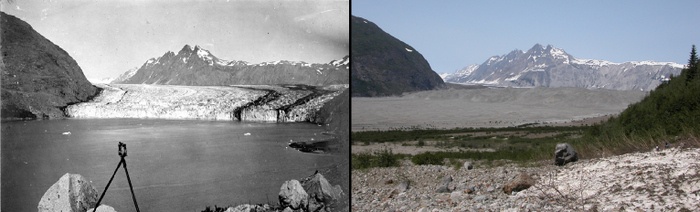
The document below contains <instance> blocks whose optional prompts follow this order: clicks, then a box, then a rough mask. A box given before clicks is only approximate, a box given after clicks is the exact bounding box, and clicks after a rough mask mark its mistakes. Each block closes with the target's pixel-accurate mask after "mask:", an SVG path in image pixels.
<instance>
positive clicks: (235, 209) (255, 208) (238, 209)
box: [224, 204, 274, 212]
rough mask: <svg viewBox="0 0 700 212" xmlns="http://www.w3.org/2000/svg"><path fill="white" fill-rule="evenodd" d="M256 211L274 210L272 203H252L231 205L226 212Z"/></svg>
mask: <svg viewBox="0 0 700 212" xmlns="http://www.w3.org/2000/svg"><path fill="white" fill-rule="evenodd" d="M256 211H274V210H273V208H272V206H270V205H267V204H265V205H250V204H243V205H239V206H236V207H230V208H228V209H226V211H224V212H256Z"/></svg>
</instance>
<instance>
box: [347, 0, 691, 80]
mask: <svg viewBox="0 0 700 212" xmlns="http://www.w3.org/2000/svg"><path fill="white" fill-rule="evenodd" d="M698 8H700V1H697V0H674V1H661V0H654V1H650V0H635V1H631V0H614V1H610V0H586V1H553V0H551V1H545V0H528V1H521V0H499V1H490V0H489V1H485V0H483V1H481V0H479V1H477V0H474V1H461V0H455V1H447V0H443V1H416V0H384V1H374V0H353V1H352V14H353V15H356V16H359V17H363V18H366V19H368V20H370V21H372V22H374V23H375V24H377V25H378V26H379V27H381V28H382V29H383V30H384V31H386V32H388V33H389V34H391V35H393V36H394V37H397V38H399V39H401V40H402V41H404V42H406V43H408V44H409V45H411V46H413V47H414V48H415V49H417V50H418V51H420V53H421V54H423V56H424V57H425V58H426V59H427V60H428V62H429V63H430V65H431V67H432V68H433V70H434V71H436V72H438V73H444V72H449V73H451V72H454V71H455V70H457V69H460V68H462V67H465V66H467V65H470V64H481V63H483V62H484V61H486V60H487V59H488V58H489V57H491V56H494V55H503V54H507V53H508V52H510V51H512V50H515V49H520V50H528V49H530V48H531V47H532V46H534V45H535V44H536V43H540V44H543V45H547V44H551V45H553V46H555V47H557V48H562V49H564V50H565V51H566V52H567V53H569V54H571V55H573V56H574V57H576V58H586V59H603V60H609V61H612V62H625V61H642V60H653V61H660V62H677V63H680V64H686V63H687V61H688V58H689V54H690V48H691V45H692V44H696V45H700V12H698Z"/></svg>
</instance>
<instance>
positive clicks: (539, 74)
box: [444, 44, 683, 91]
mask: <svg viewBox="0 0 700 212" xmlns="http://www.w3.org/2000/svg"><path fill="white" fill-rule="evenodd" d="M682 68H683V66H682V65H680V64H677V63H665V62H652V61H641V62H624V63H613V62H609V61H604V60H592V59H578V58H575V57H574V56H571V55H570V54H568V53H566V52H565V51H564V50H563V49H559V48H556V47H553V46H551V45H548V46H546V47H545V46H542V45H540V44H536V45H535V46H533V47H532V48H531V49H530V50H528V51H525V52H523V51H521V50H514V51H512V52H510V53H508V54H506V55H501V56H493V57H491V58H489V59H488V60H486V61H485V62H484V63H482V64H481V65H470V66H467V67H465V68H463V69H461V70H458V71H456V72H455V73H453V74H449V75H446V76H444V79H445V81H446V82H452V83H468V84H488V85H494V86H504V87H506V86H512V87H579V88H589V89H593V88H605V89H615V90H642V91H649V90H652V89H654V88H656V86H658V85H659V84H661V82H663V81H665V80H668V79H669V77H670V76H671V75H676V76H677V75H678V74H679V73H680V72H681V69H682Z"/></svg>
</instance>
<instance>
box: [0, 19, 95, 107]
mask: <svg viewBox="0 0 700 212" xmlns="http://www.w3.org/2000/svg"><path fill="white" fill-rule="evenodd" d="M0 26H2V28H0V29H1V30H2V48H1V50H2V61H3V62H4V64H3V65H4V66H2V73H1V74H2V118H3V119H5V118H59V117H63V116H64V114H63V111H62V109H63V108H65V107H66V106H67V105H68V104H72V103H77V102H82V101H86V100H88V99H89V98H90V97H91V96H94V95H96V93H97V88H96V87H95V86H93V85H92V84H91V83H90V82H88V80H87V79H86V78H85V75H84V74H83V71H82V70H81V69H80V67H78V64H77V63H76V62H75V60H73V58H71V56H70V55H68V53H67V52H66V51H64V50H63V49H61V48H60V47H58V46H56V45H55V44H53V43H52V42H51V41H49V40H47V39H46V38H44V36H42V35H40V34H39V33H37V32H36V31H34V29H32V27H31V26H30V25H29V24H27V23H26V22H24V21H22V20H20V19H18V18H16V17H14V16H12V15H8V14H5V13H1V15H0Z"/></svg>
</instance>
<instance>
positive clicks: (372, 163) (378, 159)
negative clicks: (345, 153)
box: [351, 148, 405, 169]
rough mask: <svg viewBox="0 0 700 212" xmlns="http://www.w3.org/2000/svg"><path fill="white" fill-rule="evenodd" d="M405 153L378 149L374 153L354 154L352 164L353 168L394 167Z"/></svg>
mask: <svg viewBox="0 0 700 212" xmlns="http://www.w3.org/2000/svg"><path fill="white" fill-rule="evenodd" d="M404 157H405V155H401V154H394V153H393V152H392V151H391V149H386V148H385V149H382V150H377V151H374V152H372V153H360V154H353V155H352V160H351V165H352V169H367V168H373V167H392V166H398V165H399V160H401V159H402V158H404Z"/></svg>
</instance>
